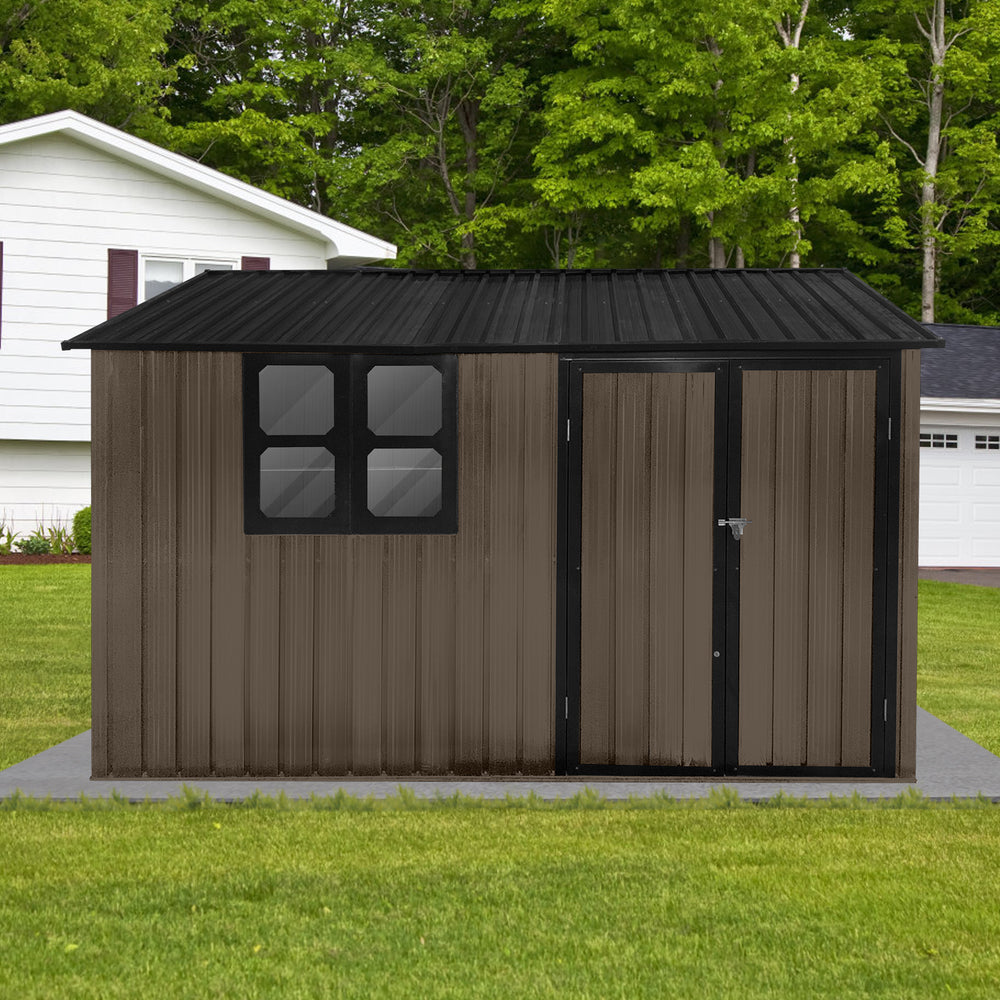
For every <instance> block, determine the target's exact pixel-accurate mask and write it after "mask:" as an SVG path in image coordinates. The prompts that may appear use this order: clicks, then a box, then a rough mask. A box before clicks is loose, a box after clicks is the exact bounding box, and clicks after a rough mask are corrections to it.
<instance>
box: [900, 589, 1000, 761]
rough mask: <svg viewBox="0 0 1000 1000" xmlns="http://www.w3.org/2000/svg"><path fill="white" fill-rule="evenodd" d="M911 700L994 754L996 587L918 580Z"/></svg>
mask: <svg viewBox="0 0 1000 1000" xmlns="http://www.w3.org/2000/svg"><path fill="white" fill-rule="evenodd" d="M917 650H918V652H917V662H918V664H919V669H918V671H917V701H918V703H919V704H920V706H921V707H922V708H926V709H927V711H928V712H930V713H931V714H933V715H936V716H937V717H938V718H939V719H942V720H943V721H944V722H947V723H948V725H949V726H953V727H954V728H955V729H957V730H959V731H960V732H962V733H965V735H966V736H968V737H969V738H970V739H973V740H975V741H976V742H977V743H979V744H981V745H982V746H984V747H986V749H987V750H989V751H990V752H991V753H995V754H997V755H1000V588H996V587H972V586H968V585H966V584H959V583H937V582H935V581H932V580H921V581H920V611H919V626H918V629H917Z"/></svg>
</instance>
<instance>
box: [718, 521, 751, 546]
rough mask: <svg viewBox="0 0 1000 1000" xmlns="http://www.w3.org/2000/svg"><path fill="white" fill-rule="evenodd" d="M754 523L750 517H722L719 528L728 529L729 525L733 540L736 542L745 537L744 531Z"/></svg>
mask: <svg viewBox="0 0 1000 1000" xmlns="http://www.w3.org/2000/svg"><path fill="white" fill-rule="evenodd" d="M752 523H753V522H752V521H751V520H750V518H749V517H725V518H723V517H720V518H719V527H720V528H724V527H726V525H728V526H729V529H730V530H731V531H732V533H733V538H735V539H736V541H739V540H740V539H741V538H742V537H743V529H744V528H745V527H746V526H747V525H748V524H752Z"/></svg>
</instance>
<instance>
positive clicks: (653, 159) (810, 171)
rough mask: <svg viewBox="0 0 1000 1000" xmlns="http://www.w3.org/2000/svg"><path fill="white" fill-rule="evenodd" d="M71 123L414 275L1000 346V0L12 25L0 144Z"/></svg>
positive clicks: (26, 13) (6, 43)
mask: <svg viewBox="0 0 1000 1000" xmlns="http://www.w3.org/2000/svg"><path fill="white" fill-rule="evenodd" d="M62 107H72V108H77V109H79V110H81V111H83V112H85V113H87V114H90V115H93V116H95V117H97V118H99V119H102V120H104V121H106V122H109V123H110V124H112V125H116V126H119V127H124V128H127V129H129V130H131V131H134V132H136V133H138V134H140V135H142V136H143V137H145V138H149V139H152V140H153V141H156V142H159V143H161V144H163V145H165V146H168V147H169V148H172V149H175V150H178V151H180V152H183V153H187V154H188V155H190V156H193V157H195V158H197V159H199V160H201V161H202V162H205V163H207V164H209V165H211V166H214V167H216V168H218V169H221V170H224V171H227V172H229V173H231V174H233V175H235V176H238V177H240V178H242V179H244V180H247V181H249V182H251V183H253V184H257V185H259V186H261V187H263V188H265V189H267V190H270V191H272V192H273V193H275V194H278V195H281V196H283V197H286V198H290V199H292V200H294V201H296V202H299V203H301V204H304V205H307V206H309V207H311V208H313V209H315V210H316V211H319V212H324V213H329V214H330V215H333V216H335V217H336V218H338V219H340V220H341V221H344V222H347V223H349V224H351V225H355V226H357V227H359V228H361V229H365V230H368V231H370V232H374V233H377V234H378V235H379V236H382V237H383V238H386V239H389V240H392V241H394V242H395V243H397V244H398V246H399V248H400V254H399V261H398V263H399V264H401V265H404V266H435V267H537V266H556V267H579V266H617V267H628V266H704V265H709V266H713V267H721V266H744V265H751V266H754V265H755V266H789V267H798V266H800V265H802V266H846V267H850V268H852V269H854V270H855V271H857V272H859V273H860V274H861V275H862V276H863V277H865V278H866V279H867V280H869V281H870V282H871V283H872V284H874V285H876V286H877V287H879V288H880V289H881V290H882V291H884V292H885V293H886V294H888V295H889V296H890V297H891V298H893V299H894V300H895V301H896V302H898V303H899V304H900V305H903V306H904V307H905V308H907V309H909V310H910V311H911V312H912V313H914V314H915V315H919V314H921V311H922V315H923V316H924V318H930V317H931V316H934V317H935V318H939V319H949V320H961V321H966V322H976V321H988V322H994V321H995V322H1000V296H998V295H995V294H994V292H993V289H994V288H996V287H998V285H1000V281H998V279H1000V273H998V272H1000V236H998V228H997V220H998V214H1000V152H998V150H997V147H996V134H997V129H998V127H1000V0H755V2H753V3H746V2H745V0H712V2H710V3H709V2H697V0H696V2H694V3H691V2H687V3H681V2H680V0H497V2H493V3H491V2H489V0H423V2H418V0H21V2H19V3H14V2H12V0H0V121H8V120H15V119H18V118H24V117H29V116H31V115H34V114H39V113H44V112H46V111H52V110H56V109H57V108H62Z"/></svg>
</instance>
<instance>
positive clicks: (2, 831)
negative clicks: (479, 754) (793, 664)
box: [0, 566, 1000, 1000]
mask: <svg viewBox="0 0 1000 1000" xmlns="http://www.w3.org/2000/svg"><path fill="white" fill-rule="evenodd" d="M88 591H89V567H85V566H55V567H45V568H35V567H0V615H3V618H2V619H0V621H2V632H3V642H2V643H0V698H2V704H3V706H4V710H3V712H2V713H0V714H2V716H3V718H2V722H0V726H2V729H0V754H2V757H0V760H2V761H3V762H4V763H11V762H12V761H14V760H18V759H21V758H23V757H25V756H28V755H29V754H31V753H34V752H36V751H37V750H39V749H42V748H43V747H45V746H49V745H51V744H53V743H56V742H58V741H59V740H61V739H63V738H65V737H66V736H69V735H72V734H73V733H75V732H79V731H81V730H83V729H85V728H86V727H87V725H88V715H89V699H88V690H89V681H88V669H89V655H88V651H89V642H88V632H89V629H88V620H87V619H88V613H87V609H88V596H89V593H88ZM920 595H921V626H920V681H919V697H920V701H921V704H923V705H924V706H925V707H927V708H928V709H930V710H931V711H934V712H935V713H936V714H938V715H940V716H941V717H942V718H944V719H945V720H946V721H948V722H950V723H952V724H953V725H956V726H957V727H958V728H960V729H962V730H963V731H965V732H967V733H969V734H970V735H972V736H973V737H974V738H976V739H978V740H979V741H980V742H982V743H983V744H984V745H987V746H993V747H996V748H997V749H1000V743H998V741H997V733H998V731H1000V724H998V707H1000V706H998V697H1000V695H998V690H1000V659H998V655H1000V654H998V650H997V648H996V647H997V642H996V632H997V630H996V628H994V627H991V626H992V623H993V622H996V621H1000V616H998V612H1000V604H998V600H1000V591H989V590H983V589H980V588H975V587H967V586H958V585H954V584H933V583H930V584H929V583H921V589H920ZM991 635H992V637H993V639H992V642H991V641H990V637H991ZM727 804H729V805H733V804H734V803H733V802H732V799H731V797H728V796H727V795H726V794H724V793H720V794H718V795H717V796H716V797H715V799H714V800H710V801H708V802H699V803H695V804H694V805H690V804H689V805H682V804H671V803H661V802H648V801H647V802H642V803H632V804H626V805H622V806H615V807H612V806H608V805H604V806H602V807H599V808H588V806H594V805H600V804H599V803H594V802H593V801H592V800H589V799H587V797H586V796H582V797H581V799H580V801H579V802H577V803H576V804H575V805H570V806H567V805H546V806H541V805H539V804H538V803H531V802H527V803H522V804H519V805H518V804H514V805H508V804H504V803H498V804H494V805H491V806H478V807H477V806H476V805H475V804H455V805H449V804H447V803H442V804H437V805H432V806H430V807H426V806H425V807H424V808H404V807H405V806H406V805H407V800H406V798H405V797H404V798H403V799H402V800H401V801H399V802H396V803H395V804H394V803H391V802H390V803H388V804H380V805H378V806H376V805H374V804H372V803H368V804H365V803H361V804H359V803H356V802H351V801H349V800H348V801H340V802H339V803H338V802H330V803H326V805H327V806H328V807H332V806H337V805H339V806H340V808H339V809H334V808H321V807H320V806H321V805H322V804H321V803H317V804H315V805H314V806H310V805H309V804H305V805H303V806H297V807H294V808H293V807H290V806H287V805H286V806H285V807H283V808H282V807H274V804H273V803H272V804H270V805H271V807H270V808H268V803H263V804H258V805H257V807H256V808H251V807H243V806H223V805H213V804H206V803H204V802H203V801H202V800H200V799H198V798H197V797H196V796H191V797H190V799H189V800H188V801H186V802H185V801H176V802H172V803H167V804H163V805H158V806H129V805H127V804H121V803H114V802H111V803H95V804H92V805H90V806H84V805H79V804H63V805H56V806H48V807H45V806H44V804H37V803H32V802H30V801H23V800H22V801H16V800H8V801H7V803H5V804H0V997H8V996H10V997H16V998H18V1000H22V998H46V1000H48V998H51V997H59V998H74V997H87V998H90V997H94V998H97V997H100V998H114V997H128V998H132V997H135V996H149V997H157V998H159V997H192V998H199V1000H200V998H203V997H261V998H269V997H275V998H279V997H280V998H282V1000H285V998H296V997H303V998H305V997H309V998H312V997H327V996H329V997H372V996H376V997H378V996H387V997H419V998H421V1000H424V998H436V997H456V998H464V997H473V998H475V997H489V998H494V997H497V998H506V997H531V998H534V997H595V998H596V997H602V998H603V997H621V998H634V997H656V998H661V997H663V998H684V997H696V998H698V1000H709V998H716V997H719V998H730V997H732V998H741V1000H742V998H758V997H760V998H764V997H773V998H798V997H808V998H820V997H836V998H853V997H885V998H887V1000H888V998H892V1000H898V998H914V1000H916V998H920V1000H924V998H928V997H932V998H938V997H945V996H954V997H969V998H982V997H993V996H1000V907H998V906H997V903H996V899H997V893H998V875H1000V861H998V858H1000V810H998V809H997V808H996V807H995V806H992V805H988V804H978V805H973V806H971V807H966V808H960V807H949V806H934V807H925V808H885V807H883V808H877V807H874V806H871V805H860V804H857V803H854V804H852V803H845V804H843V805H841V806H839V807H835V806H834V805H833V804H827V805H826V806H825V807H818V806H815V805H814V806H812V807H810V808H804V807H801V806H795V805H787V806H782V807H776V806H773V805H772V806H769V805H758V806H748V805H744V806H743V807H741V808H719V806H725V805H727ZM905 804H906V803H905V802H904V803H902V805H905ZM911 805H913V806H918V807H919V806H920V803H919V802H913V803H911Z"/></svg>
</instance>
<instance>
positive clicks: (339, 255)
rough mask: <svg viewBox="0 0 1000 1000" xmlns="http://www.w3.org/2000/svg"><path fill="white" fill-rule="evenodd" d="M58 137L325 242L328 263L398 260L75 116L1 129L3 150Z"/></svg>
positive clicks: (377, 243)
mask: <svg viewBox="0 0 1000 1000" xmlns="http://www.w3.org/2000/svg"><path fill="white" fill-rule="evenodd" d="M56 134H61V135H65V136H68V137H70V138H72V139H75V140H76V141H77V142H81V143H83V144H84V145H87V146H90V147H92V148H94V149H99V150H101V151H102V152H105V153H109V154H111V155H113V156H117V157H119V158H120V159H123V160H127V161H128V162H130V163H134V164H137V165H139V166H142V167H144V168H146V169H148V170H151V171H153V172H154V173H158V174H160V175H161V176H164V177H169V178H171V179H172V180H175V181H179V182H181V183H184V184H187V185H188V186H189V187H193V188H195V189H197V190H200V191H202V192H205V193H208V194H211V195H213V196H214V197H217V198H220V199H222V200H223V201H227V202H229V203H230V204H233V205H237V206H238V207H240V208H242V209H244V210H247V211H251V212H254V213H255V214H257V215H260V216H262V217H264V218H267V219H269V220H270V221H274V222H278V223H280V224H281V225H284V226H286V227H287V228H290V229H293V230H295V231H297V232H300V233H302V234H304V235H307V236H311V237H312V238H313V239H320V240H323V241H324V243H325V249H324V253H325V255H326V259H327V260H337V261H338V262H339V261H344V266H350V264H357V263H370V262H372V261H380V260H394V259H395V257H396V247H395V246H394V245H393V244H392V243H388V242H386V241H385V240H380V239H378V238H377V237H375V236H371V235H370V234H368V233H363V232H361V230H359V229H354V228H352V227H351V226H347V225H344V224H343V223H341V222H337V221H336V220H334V219H328V218H327V217H326V216H323V215H320V214H319V213H318V212H313V211H311V210H310V209H308V208H303V207H302V206H301V205H295V204H294V203H292V202H290V201H287V200H285V199H284V198H279V197H278V196H277V195H273V194H269V193H268V192H266V191H262V190H260V189H259V188H256V187H254V186H253V185H252V184H247V183H245V182H244V181H241V180H237V179H236V178H235V177H230V176H229V175H228V174H223V173H221V172H220V171H218V170H214V169H213V168H211V167H206V166H204V165H203V164H201V163H198V162H197V161H196V160H192V159H191V158H190V157H187V156H183V155H181V154H180V153H174V152H171V151H170V150H167V149H163V148H161V147H160V146H157V145H155V144H154V143H151V142H147V141H146V140H144V139H138V138H136V137H135V136H134V135H129V133H127V132H122V131H121V130H120V129H116V128H112V127H111V126H110V125H105V124H103V123H102V122H97V121H94V120H93V119H91V118H87V117H86V116H85V115H81V114H79V113H78V112H75V111H57V112H54V113H53V114H49V115H41V116H39V117H38V118H30V119H27V120H25V121H22V122H14V123H12V124H11V125H7V126H3V127H2V128H0V146H2V145H8V144H10V143H14V142H23V141H24V140H26V139H32V138H35V137H37V136H40V135H56ZM348 262H350V263H348Z"/></svg>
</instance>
